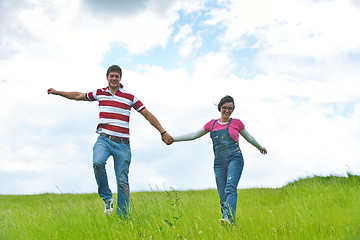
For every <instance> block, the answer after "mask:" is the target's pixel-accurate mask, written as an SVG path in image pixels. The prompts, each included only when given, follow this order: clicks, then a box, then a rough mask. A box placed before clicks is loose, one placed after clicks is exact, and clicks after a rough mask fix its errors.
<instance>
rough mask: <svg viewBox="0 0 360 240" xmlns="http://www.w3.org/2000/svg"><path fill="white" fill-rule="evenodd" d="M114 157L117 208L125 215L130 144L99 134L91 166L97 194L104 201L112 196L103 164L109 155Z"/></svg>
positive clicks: (127, 209)
mask: <svg viewBox="0 0 360 240" xmlns="http://www.w3.org/2000/svg"><path fill="white" fill-rule="evenodd" d="M110 155H112V156H113V158H114V169H115V175H116V182H117V192H118V199H117V209H116V212H117V214H118V215H119V216H123V217H127V215H128V212H129V196H130V188H129V180H128V174H129V166H130V162H131V151H130V145H129V144H125V143H116V142H113V141H111V140H109V139H107V138H106V137H103V136H99V137H98V139H97V141H96V143H95V145H94V148H93V167H94V173H95V178H96V182H97V185H98V193H99V196H100V197H101V198H102V199H103V200H104V201H105V202H106V201H109V200H110V199H111V198H112V192H111V190H110V188H109V184H108V178H107V174H106V169H105V165H106V162H107V160H108V158H109V157H110Z"/></svg>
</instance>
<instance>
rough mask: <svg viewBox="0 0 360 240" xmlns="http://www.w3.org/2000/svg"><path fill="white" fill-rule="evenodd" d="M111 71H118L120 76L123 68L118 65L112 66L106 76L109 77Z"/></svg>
mask: <svg viewBox="0 0 360 240" xmlns="http://www.w3.org/2000/svg"><path fill="white" fill-rule="evenodd" d="M111 72H117V73H119V74H120V77H121V76H122V71H121V68H120V67H119V66H118V65H112V66H110V67H109V68H108V70H107V72H106V77H109V73H111Z"/></svg>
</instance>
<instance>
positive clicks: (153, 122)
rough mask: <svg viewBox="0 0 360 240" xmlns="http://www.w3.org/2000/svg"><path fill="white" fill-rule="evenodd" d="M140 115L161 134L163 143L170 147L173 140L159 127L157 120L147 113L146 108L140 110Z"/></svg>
mask: <svg viewBox="0 0 360 240" xmlns="http://www.w3.org/2000/svg"><path fill="white" fill-rule="evenodd" d="M140 113H141V114H142V115H143V116H144V117H145V118H146V120H148V121H149V122H150V123H151V125H153V126H154V127H155V128H156V129H157V130H158V131H159V132H160V133H162V134H161V139H162V140H163V142H164V143H166V144H167V145H170V144H172V143H173V142H174V139H173V138H172V136H170V134H169V133H167V132H166V131H165V130H164V128H163V127H162V126H161V124H160V122H159V121H158V120H157V118H156V117H155V116H154V115H153V114H152V113H151V112H149V111H148V110H147V109H146V108H145V109H143V110H141V111H140Z"/></svg>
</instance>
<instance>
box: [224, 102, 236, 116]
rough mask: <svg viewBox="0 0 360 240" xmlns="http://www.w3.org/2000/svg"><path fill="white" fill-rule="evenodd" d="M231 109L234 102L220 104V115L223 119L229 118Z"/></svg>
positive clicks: (232, 109)
mask: <svg viewBox="0 0 360 240" xmlns="http://www.w3.org/2000/svg"><path fill="white" fill-rule="evenodd" d="M233 111H234V104H233V103H232V102H227V103H224V104H223V105H222V106H221V117H223V118H225V119H227V118H230V116H231V114H232V112H233Z"/></svg>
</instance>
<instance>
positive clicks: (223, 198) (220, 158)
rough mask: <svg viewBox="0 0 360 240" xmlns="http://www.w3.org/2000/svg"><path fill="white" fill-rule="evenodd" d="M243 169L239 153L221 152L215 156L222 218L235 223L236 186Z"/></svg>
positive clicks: (241, 157) (215, 170)
mask: <svg viewBox="0 0 360 240" xmlns="http://www.w3.org/2000/svg"><path fill="white" fill-rule="evenodd" d="M243 168H244V159H243V156H242V153H241V152H240V151H230V153H229V151H223V152H220V153H218V154H217V156H216V158H215V162H214V172H215V178H216V185H217V190H218V193H219V197H220V206H221V212H222V217H223V218H224V219H225V218H227V219H230V220H231V221H232V222H234V221H235V215H236V204H237V186H238V183H239V180H240V177H241V173H242V170H243Z"/></svg>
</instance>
